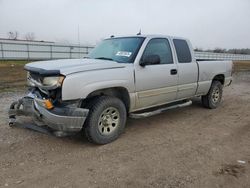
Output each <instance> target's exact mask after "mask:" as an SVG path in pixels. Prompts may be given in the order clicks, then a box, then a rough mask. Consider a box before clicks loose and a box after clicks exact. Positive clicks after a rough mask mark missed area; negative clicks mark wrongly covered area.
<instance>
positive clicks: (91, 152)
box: [0, 72, 250, 188]
mask: <svg viewBox="0 0 250 188" xmlns="http://www.w3.org/2000/svg"><path fill="white" fill-rule="evenodd" d="M22 95H23V92H8V93H7V92H2V93H0V103H1V108H0V187H24V188H27V187H170V188H172V187H173V188H175V187H199V188H200V187H202V188H204V187H211V188H215V187H218V188H220V187H226V188H228V187H232V188H233V187H237V188H238V187H245V188H248V187H250V72H241V73H237V74H236V75H235V76H234V82H233V84H232V85H231V86H230V87H227V88H225V90H224V97H223V102H222V104H221V106H220V107H219V108H218V109H215V110H208V109H205V108H202V106H201V104H200V101H199V99H198V98H195V99H194V100H193V101H194V104H193V105H192V106H189V107H186V108H182V109H175V110H170V111H167V112H165V113H163V114H160V115H157V116H153V117H150V118H145V119H138V120H134V119H129V120H128V122H127V127H126V130H125V132H124V134H122V135H121V137H120V138H119V139H118V140H117V141H115V142H113V143H110V144H107V145H104V146H96V145H93V144H90V143H88V142H87V141H86V140H85V139H84V138H82V137H81V135H80V134H79V135H77V136H72V137H67V138H56V137H53V136H49V135H46V134H41V133H38V132H35V131H31V130H27V129H21V128H17V127H14V128H9V127H8V122H7V110H8V106H9V104H10V102H11V101H13V100H14V99H17V98H19V97H21V96H22Z"/></svg>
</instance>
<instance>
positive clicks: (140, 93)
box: [135, 38, 178, 109]
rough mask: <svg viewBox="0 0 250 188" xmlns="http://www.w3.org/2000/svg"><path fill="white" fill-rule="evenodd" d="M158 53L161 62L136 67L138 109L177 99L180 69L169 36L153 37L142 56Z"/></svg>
mask: <svg viewBox="0 0 250 188" xmlns="http://www.w3.org/2000/svg"><path fill="white" fill-rule="evenodd" d="M152 55H158V56H159V58H160V62H159V64H151V65H150V64H149V65H146V66H144V67H142V66H140V65H138V66H136V68H135V86H136V92H137V99H138V100H137V104H136V106H137V109H143V108H146V107H150V106H152V107H153V106H156V105H160V104H165V103H167V102H171V101H173V100H176V95H177V82H178V71H177V65H176V64H175V63H174V61H173V55H172V50H171V47H170V44H169V41H168V39H167V38H154V39H151V40H150V41H149V42H148V44H147V46H146V48H145V50H144V52H143V55H142V58H141V61H143V59H144V58H146V57H147V56H152Z"/></svg>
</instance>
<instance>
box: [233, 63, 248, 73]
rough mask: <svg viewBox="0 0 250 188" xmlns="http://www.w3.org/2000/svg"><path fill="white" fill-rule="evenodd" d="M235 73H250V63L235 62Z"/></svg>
mask: <svg viewBox="0 0 250 188" xmlns="http://www.w3.org/2000/svg"><path fill="white" fill-rule="evenodd" d="M234 71H235V72H239V71H250V61H234Z"/></svg>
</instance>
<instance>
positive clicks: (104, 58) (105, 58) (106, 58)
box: [95, 57, 115, 61]
mask: <svg viewBox="0 0 250 188" xmlns="http://www.w3.org/2000/svg"><path fill="white" fill-rule="evenodd" d="M95 59H103V60H110V61H115V60H113V59H112V58H108V57H96V58H95Z"/></svg>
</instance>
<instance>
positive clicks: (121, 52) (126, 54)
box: [116, 51, 132, 57]
mask: <svg viewBox="0 0 250 188" xmlns="http://www.w3.org/2000/svg"><path fill="white" fill-rule="evenodd" d="M131 55H132V52H126V51H118V52H117V53H116V56H123V57H130V56H131Z"/></svg>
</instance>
